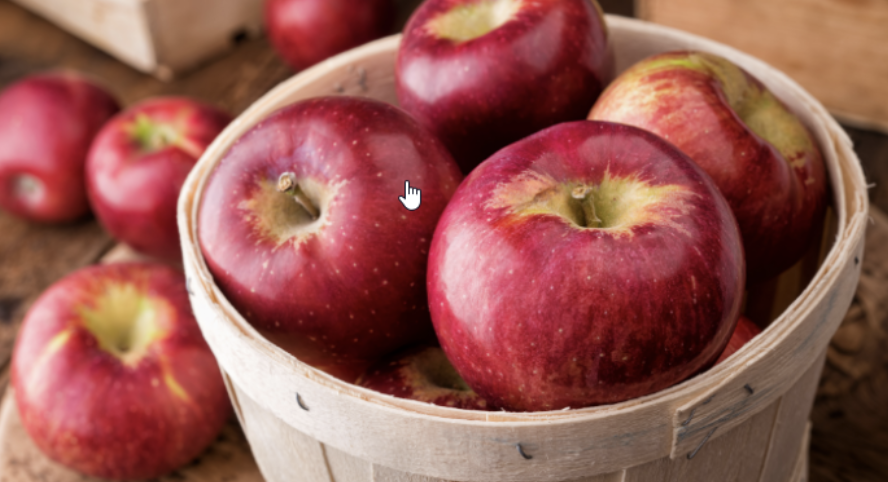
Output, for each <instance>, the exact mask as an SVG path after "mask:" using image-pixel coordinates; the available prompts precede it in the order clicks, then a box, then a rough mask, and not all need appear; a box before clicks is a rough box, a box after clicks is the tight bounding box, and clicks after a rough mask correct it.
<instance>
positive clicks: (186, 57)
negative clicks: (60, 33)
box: [13, 0, 264, 80]
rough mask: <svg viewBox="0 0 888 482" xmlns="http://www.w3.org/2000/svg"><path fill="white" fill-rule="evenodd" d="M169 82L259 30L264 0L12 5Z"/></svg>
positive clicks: (47, 0) (31, 0) (69, 0)
mask: <svg viewBox="0 0 888 482" xmlns="http://www.w3.org/2000/svg"><path fill="white" fill-rule="evenodd" d="M13 1H14V2H16V3H19V4H21V5H23V6H25V7H27V8H29V9H31V10H33V11H34V12H37V13H39V14H40V15H42V16H44V17H46V18H48V19H49V20H51V21H53V22H55V23H56V24H58V25H59V26H61V27H63V28H65V29H66V30H68V31H70V32H72V33H74V34H75V35H77V36H79V37H81V38H83V39H85V40H87V41H89V42H91V43H93V44H95V45H96V46H98V47H99V48H101V49H103V50H105V51H107V52H108V53H110V54H112V55H114V56H115V57H117V58H119V59H120V60H122V61H124V62H126V63H127V64H129V65H131V66H133V67H135V68H136V69H139V70H141V71H143V72H148V73H151V74H154V75H156V76H157V77H159V78H161V79H164V80H168V79H171V78H172V77H173V76H174V75H175V74H177V73H180V72H183V71H185V70H187V69H189V68H191V67H194V66H196V65H197V64H199V63H200V62H202V61H204V60H207V59H209V58H210V57H212V56H214V55H216V54H219V53H221V52H223V51H225V50H226V49H227V48H228V47H230V46H231V45H232V44H233V43H234V41H235V40H236V39H237V38H239V37H241V36H243V35H255V34H257V33H258V32H260V31H261V29H262V6H263V3H264V1H263V0H13Z"/></svg>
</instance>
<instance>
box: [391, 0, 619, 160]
mask: <svg viewBox="0 0 888 482" xmlns="http://www.w3.org/2000/svg"><path fill="white" fill-rule="evenodd" d="M612 71H613V61H612V55H611V51H610V50H609V46H608V41H607V28H606V26H605V24H604V16H603V14H602V12H601V9H600V8H598V4H597V3H596V2H595V1H594V0H592V1H590V0H545V1H536V2H528V1H522V0H427V1H426V2H425V3H423V4H422V5H421V6H420V7H419V8H418V9H417V10H416V12H415V13H414V14H413V16H412V17H411V18H410V21H409V22H408V24H407V26H406V27H405V29H404V38H403V40H402V41H401V46H400V48H399V50H398V60H397V66H396V80H397V94H398V100H399V102H400V104H401V106H402V107H403V108H404V109H405V110H406V111H407V112H409V113H410V114H412V115H413V116H414V117H416V118H417V119H418V120H419V121H420V123H422V124H423V125H425V126H426V127H428V128H429V129H430V130H431V131H432V132H433V133H435V134H436V135H437V136H438V137H439V138H440V139H441V140H442V141H443V142H444V144H445V145H446V146H447V148H448V149H450V152H451V153H452V154H453V157H454V159H456V162H457V163H458V164H459V166H460V168H461V169H462V171H463V172H464V173H468V172H469V171H471V170H472V169H473V168H474V167H475V166H477V165H478V164H479V163H480V162H481V161H483V160H484V159H486V158H487V157H488V156H490V155H491V154H493V153H494V152H495V151H497V150H498V149H500V148H502V147H504V146H506V145H508V144H511V143H512V142H515V141H517V140H519V139H521V138H523V137H525V136H528V135H530V134H532V133H534V132H536V131H538V130H540V129H543V128H545V127H549V126H551V125H554V124H557V123H559V122H564V121H570V120H580V119H583V118H584V117H585V116H586V114H587V113H588V112H589V110H588V109H589V108H591V107H592V104H593V103H594V102H595V99H596V98H597V97H598V94H599V93H601V91H602V89H604V86H605V85H606V84H607V82H608V81H609V80H610V78H611V77H612Z"/></svg>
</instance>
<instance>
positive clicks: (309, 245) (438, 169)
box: [198, 97, 461, 366]
mask: <svg viewBox="0 0 888 482" xmlns="http://www.w3.org/2000/svg"><path fill="white" fill-rule="evenodd" d="M460 178H461V176H460V174H459V169H458V168H457V166H456V164H455V163H454V162H453V159H452V158H451V157H450V155H449V154H448V152H447V150H446V149H445V148H444V146H443V145H441V143H440V142H439V141H438V140H437V139H435V138H434V136H432V135H431V134H429V133H428V132H427V131H426V130H425V129H423V128H422V127H421V126H420V125H419V124H417V123H416V121H414V120H413V119H412V118H410V116H408V115H407V114H406V113H404V112H403V111H401V110H399V109H397V108H395V107H392V106H391V105H388V104H384V103H381V102H377V101H373V100H369V99H360V98H353V97H322V98H316V99H310V100H306V101H302V102H299V103H297V104H293V105H290V106H288V107H286V108H284V109H282V110H280V111H278V112H276V113H274V114H273V115H271V116H270V117H268V118H266V119H265V120H263V121H262V122H261V123H259V124H258V125H257V126H255V127H254V128H253V129H251V130H250V131H249V132H247V133H246V134H244V135H243V136H242V137H241V138H240V140H238V142H237V143H236V144H235V145H234V146H233V147H232V148H231V150H230V151H229V152H228V153H227V154H226V155H225V157H224V158H223V159H222V160H221V161H220V163H219V164H218V165H217V166H216V168H215V170H214V171H213V172H212V173H211V174H210V176H209V178H208V179H207V184H206V188H205V191H204V193H203V197H202V199H201V202H200V206H199V212H198V238H199V242H200V247H201V249H202V251H203V254H204V257H205V258H206V262H207V266H208V267H209V269H210V271H211V272H212V274H213V276H214V277H215V280H216V283H217V284H218V285H219V287H220V288H221V290H222V291H223V293H224V294H225V296H226V297H227V298H228V299H229V300H230V301H231V303H232V304H233V305H234V306H235V307H236V308H237V309H238V311H240V313H241V314H242V315H243V316H244V317H245V318H246V319H247V320H248V321H249V322H250V323H252V324H253V325H254V326H256V327H257V328H258V329H259V330H260V331H262V332H263V333H264V334H265V335H266V336H267V337H268V338H269V339H270V340H271V341H273V342H275V343H277V344H279V345H281V346H282V347H284V348H285V349H287V350H288V351H290V352H291V353H294V354H296V356H297V357H300V358H302V359H303V360H304V361H307V362H309V363H312V364H328V363H333V364H342V363H345V364H352V365H353V366H357V365H360V362H361V361H362V360H371V361H375V360H377V359H378V358H379V357H381V356H383V355H385V354H387V353H391V352H392V351H394V350H395V349H397V348H399V347H402V346H406V345H408V344H411V343H414V342H417V341H419V340H421V339H424V338H427V337H433V331H432V327H431V323H430V321H429V313H428V309H427V301H426V294H425V274H426V264H427V258H428V249H429V245H430V243H431V239H432V233H433V232H434V230H435V224H436V223H437V221H438V217H439V216H440V215H441V212H442V211H443V210H444V207H445V205H446V204H447V201H448V200H449V199H450V197H451V195H452V194H453V192H454V191H455V190H456V187H457V185H458V184H459V181H460ZM405 181H409V183H410V185H411V186H412V187H413V188H419V189H420V191H421V205H420V206H419V208H418V209H416V210H413V211H410V210H408V209H405V207H404V206H402V204H401V201H400V200H399V197H402V196H403V195H404V194H405V187H404V184H405ZM324 360H326V362H325V361H324Z"/></svg>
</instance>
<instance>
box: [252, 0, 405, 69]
mask: <svg viewBox="0 0 888 482" xmlns="http://www.w3.org/2000/svg"><path fill="white" fill-rule="evenodd" d="M394 21H395V8H394V4H393V3H392V0H359V1H354V0H267V2H266V4H265V25H266V27H267V29H268V37H269V39H270V40H271V44H272V45H273V46H274V48H275V50H277V52H278V54H280V56H281V57H283V58H284V60H286V61H287V63H288V64H289V65H290V67H292V68H293V69H294V70H297V71H298V70H302V69H305V68H306V67H310V66H311V65H314V64H316V63H318V62H320V61H322V60H324V59H326V58H327V57H331V56H333V55H336V54H338V53H340V52H343V51H346V50H348V49H350V48H354V47H357V46H359V45H361V44H364V43H367V42H369V41H371V40H374V39H377V38H380V37H383V36H385V35H388V34H389V33H391V29H392V26H393V25H394Z"/></svg>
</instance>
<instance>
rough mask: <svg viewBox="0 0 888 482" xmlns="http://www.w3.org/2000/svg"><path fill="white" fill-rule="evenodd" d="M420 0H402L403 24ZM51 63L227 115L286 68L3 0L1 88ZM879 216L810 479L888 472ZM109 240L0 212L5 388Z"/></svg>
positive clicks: (856, 133) (820, 412)
mask: <svg viewBox="0 0 888 482" xmlns="http://www.w3.org/2000/svg"><path fill="white" fill-rule="evenodd" d="M416 3H417V1H416V0H400V4H401V8H400V22H401V23H403V21H404V19H405V18H406V16H407V15H408V14H409V11H410V9H411V8H412V6H413V5H415V4H416ZM601 3H602V5H603V7H604V8H605V10H606V11H609V12H612V13H620V14H624V15H631V14H632V6H631V5H632V4H631V1H626V0H605V1H602V2H601ZM55 68H71V69H76V70H79V71H83V72H87V73H89V74H92V75H94V76H96V77H98V78H99V79H101V80H103V81H104V82H106V84H107V85H109V86H110V87H111V89H112V90H113V91H114V93H115V94H116V95H117V96H118V98H119V99H120V100H121V102H122V103H123V104H124V105H130V104H132V103H134V102H136V101H139V100H141V99H144V98H147V97H151V96H156V95H168V94H176V95H186V96H191V97H194V98H197V99H201V100H204V101H207V102H210V103H213V104H215V105H217V106H219V107H222V108H224V109H227V110H228V111H230V112H231V113H232V114H238V113H240V112H241V111H243V110H244V109H245V108H246V107H247V106H249V105H250V104H251V103H252V102H253V101H255V100H256V99H258V98H259V97H260V96H261V95H262V94H264V93H265V92H266V91H268V90H269V89H270V88H271V87H273V86H274V85H276V84H277V83H279V82H280V81H282V80H284V79H286V78H287V77H289V76H291V75H292V74H293V72H292V71H291V70H290V69H289V68H288V67H287V66H286V65H285V64H284V63H283V62H282V61H281V60H280V59H279V58H278V57H277V56H276V55H275V53H274V52H273V51H272V50H271V48H270V47H269V45H268V43H267V41H266V39H264V38H258V39H246V40H243V41H242V42H241V43H239V44H238V45H236V46H235V47H234V48H233V50H232V51H231V52H230V53H228V54H226V55H224V56H222V57H221V58H218V59H216V60H213V61H210V62H208V63H206V64H205V65H203V66H201V67H200V68H198V69H196V70H194V71H192V72H191V73H189V74H186V75H184V76H182V77H180V78H178V79H175V80H174V81H172V82H169V83H163V82H160V81H158V80H156V79H154V78H152V77H149V76H147V75H144V74H141V73H139V72H137V71H136V70H134V69H132V68H130V67H128V66H126V65H124V64H122V63H120V62H118V61H116V60H115V59H113V58H112V57H110V56H108V55H107V54H105V53H103V52H101V51H99V50H97V49H95V48H93V47H92V46H90V45H88V44H86V43H85V42H83V41H81V40H79V39H77V38H75V37H73V36H71V35H69V34H67V33H65V32H64V31H62V30H60V29H58V28H57V27H55V26H54V25H52V24H50V23H48V22H46V21H44V20H43V19H41V18H40V17H37V16H36V15H33V14H31V13H29V12H27V11H26V10H23V9H22V8H20V7H18V6H16V5H14V4H12V3H9V2H8V1H7V0H0V89H2V88H3V87H4V86H6V85H7V84H9V83H10V82H13V81H15V80H16V79H18V78H20V77H21V76H23V75H25V74H28V73H32V72H36V71H41V70H47V69H55ZM848 131H849V133H850V134H851V137H852V139H853V140H854V142H855V145H856V150H857V152H858V154H859V156H860V158H861V161H862V163H863V166H864V169H865V171H866V173H867V176H868V179H869V180H870V181H871V182H873V183H875V187H874V188H873V189H872V190H871V192H870V194H871V200H872V201H873V203H874V205H875V206H878V207H879V208H881V209H882V210H883V211H886V212H888V189H886V188H885V187H884V186H885V185H888V136H886V135H883V134H880V133H876V132H870V131H864V130H857V129H851V128H849V129H848ZM880 219H881V218H880ZM880 226H881V227H884V228H885V229H873V230H871V234H870V239H868V243H867V245H868V248H869V249H868V251H867V256H866V260H865V266H864V270H863V277H862V281H861V288H860V289H859V290H858V296H857V298H856V299H855V301H854V304H853V305H852V309H851V312H850V313H849V315H848V317H847V319H846V321H845V324H844V325H843V326H842V328H841V329H840V330H839V332H838V333H837V336H836V338H835V339H834V340H833V345H832V347H831V348H830V354H829V357H828V362H827V367H826V369H825V370H824V374H823V377H822V380H821V386H820V390H819V392H818V397H817V402H816V404H815V408H814V412H813V414H812V420H813V422H814V429H813V436H812V444H811V481H812V482H826V481H830V482H832V481H854V482H857V481H873V482H876V481H885V480H888V296H886V294H888V251H886V252H885V254H884V255H883V254H882V252H881V251H879V248H882V249H885V250H888V248H886V245H888V221H886V222H885V224H883V225H880ZM113 245H114V242H113V241H112V240H111V239H110V238H109V236H108V235H107V234H106V233H105V232H103V231H102V229H101V228H100V227H99V226H98V225H97V224H96V222H95V221H94V220H92V219H87V220H84V221H82V222H78V223H76V224H71V225H66V226H39V225H34V224H29V223H25V222H22V221H19V220H17V219H14V218H12V217H10V216H9V215H7V214H6V213H4V212H2V211H0V391H2V390H3V388H4V387H5V386H6V384H7V382H8V366H9V359H10V354H11V350H12V344H13V342H14V340H15V335H16V332H17V328H18V325H19V323H20V322H21V320H22V318H23V317H24V315H25V312H26V311H27V309H28V307H29V306H30V304H31V303H32V302H33V301H34V299H35V298H36V297H37V296H38V295H39V294H40V293H41V292H42V291H43V290H44V289H45V288H46V287H47V286H49V285H50V284H51V283H53V282H54V281H56V280H58V279H59V278H61V277H62V276H64V275H65V274H67V273H69V272H71V271H72V270H74V269H76V268H78V267H81V266H84V265H87V264H91V263H93V262H95V261H96V260H98V259H99V258H100V257H101V256H102V255H103V254H104V253H105V252H107V251H108V250H109V249H110V248H111V247H112V246H113ZM874 248H875V249H874ZM883 258H885V259H883ZM2 479H3V477H2V474H0V480H2Z"/></svg>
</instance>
